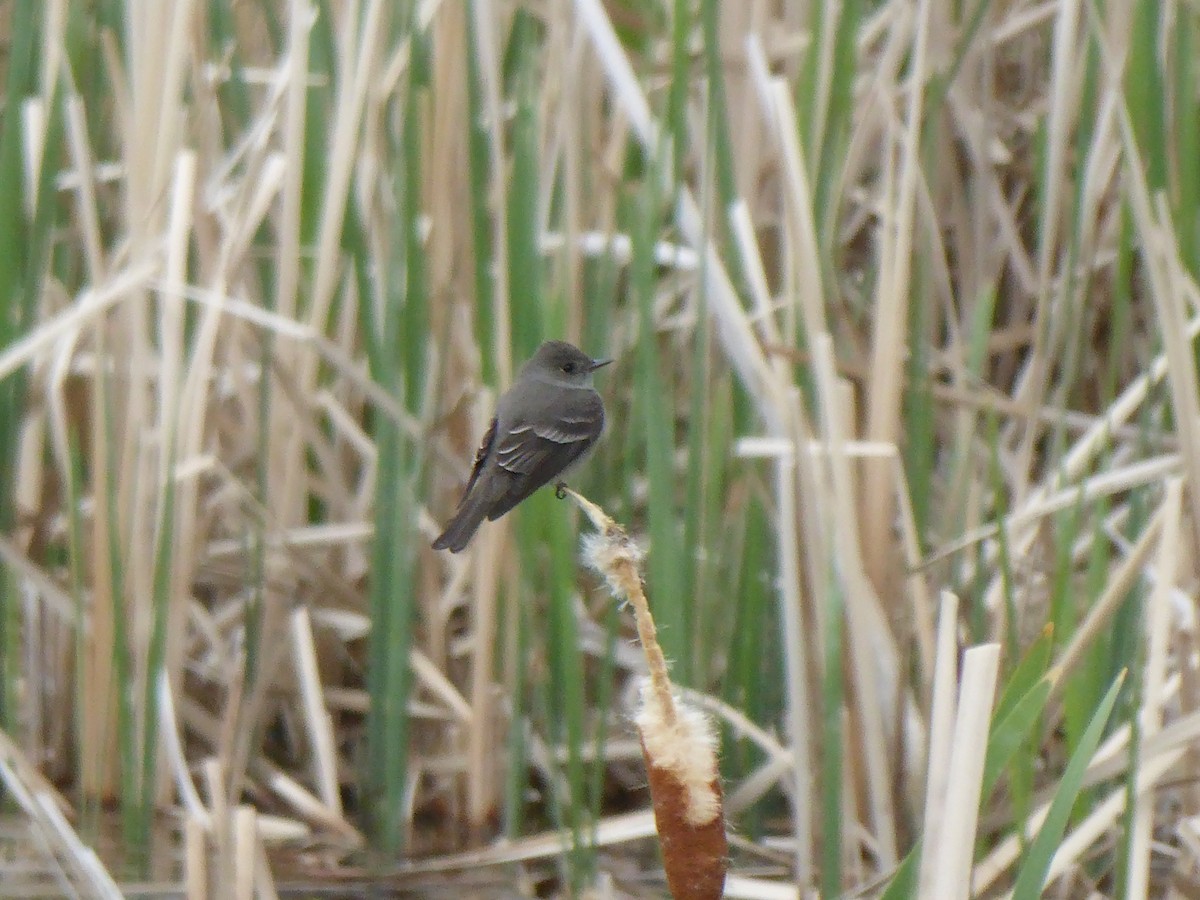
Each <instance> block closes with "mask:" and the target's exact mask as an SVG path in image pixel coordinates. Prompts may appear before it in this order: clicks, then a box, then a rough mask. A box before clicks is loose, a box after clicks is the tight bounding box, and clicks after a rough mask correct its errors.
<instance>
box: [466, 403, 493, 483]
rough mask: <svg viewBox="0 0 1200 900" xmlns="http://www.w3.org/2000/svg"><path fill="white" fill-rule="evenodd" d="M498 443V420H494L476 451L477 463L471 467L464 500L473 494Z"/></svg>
mask: <svg viewBox="0 0 1200 900" xmlns="http://www.w3.org/2000/svg"><path fill="white" fill-rule="evenodd" d="M495 442H496V419H495V417H493V418H492V424H491V425H489V426H488V430H487V433H485V434H484V436H483V440H482V441H480V443H479V449H478V450H476V451H475V463H474V465H472V466H471V480H470V481H468V482H467V489H466V490H465V491H463V500H466V499H467V495H468V494H470V493H471V488H473V487H475V482H476V481H478V480H479V473H480V472H482V471H483V467H484V465H485V464H486V463H487V459H488V454H490V453H491V452H492V444H494V443H495Z"/></svg>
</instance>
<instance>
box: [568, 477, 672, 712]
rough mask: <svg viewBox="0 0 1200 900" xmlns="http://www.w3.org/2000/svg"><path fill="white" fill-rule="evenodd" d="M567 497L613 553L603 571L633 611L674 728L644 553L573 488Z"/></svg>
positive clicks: (659, 698) (652, 675) (653, 685)
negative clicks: (646, 586)
mask: <svg viewBox="0 0 1200 900" xmlns="http://www.w3.org/2000/svg"><path fill="white" fill-rule="evenodd" d="M563 492H564V493H565V494H568V495H570V497H571V499H572V500H574V501H575V502H576V504H578V506H579V508H580V509H582V510H583V511H584V512H585V513H587V516H588V518H589V519H591V520H592V524H593V525H595V526H596V529H597V530H598V531H599V532H600V533H601V534H603V535H604V537H605V539H606V540H607V541H608V542H610V545H611V546H612V547H613V548H614V549H619V552H612V553H611V554H610V558H609V560H608V561H607V564H606V565H605V566H604V567H603V569H602V571H603V574H604V577H605V578H606V579H608V583H609V586H610V587H611V588H612V589H613V591H614V592H615V593H617V594H619V596H620V597H621V598H622V599H623V600H625V601H626V602H628V603H629V605H630V606H632V607H633V620H634V624H635V625H636V626H637V632H638V640H640V641H641V642H642V650H643V652H644V653H645V655H646V668H647V670H648V672H649V678H650V688H651V690H652V691H653V693H654V695H655V698H656V699H657V701H658V704H659V707H660V708H661V709H662V713H663V717H664V718H665V719H666V724H668V725H674V724H675V720H676V710H675V698H674V696H673V695H672V694H671V676H670V675H669V674H668V673H667V658H666V657H665V656H663V652H662V646H661V645H660V644H659V643H658V628H657V627H656V626H655V624H654V616H652V615H651V614H650V601H648V600H647V599H646V592H645V591H644V590H643V589H642V573H641V570H640V568H639V567H640V563H641V559H642V551H641V550H640V548H638V547H637V546H636V545H635V544H634V543H633V540H632V539H631V538H630V537H629V535H628V534H626V533H625V529H624V528H622V527H621V526H620V525H618V524H617V523H616V522H614V521H613V520H612V519H610V518H609V517H608V514H607V513H605V512H604V510H603V509H601V508H600V507H599V506H597V505H596V504H595V503H593V502H592V501H591V500H588V499H587V498H586V497H584V496H582V495H581V494H577V493H576V492H575V491H573V490H571V489H570V488H563Z"/></svg>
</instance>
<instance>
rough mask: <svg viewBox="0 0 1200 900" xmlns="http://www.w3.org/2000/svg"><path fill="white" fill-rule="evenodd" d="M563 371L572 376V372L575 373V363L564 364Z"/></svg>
mask: <svg viewBox="0 0 1200 900" xmlns="http://www.w3.org/2000/svg"><path fill="white" fill-rule="evenodd" d="M562 370H563V371H564V372H566V373H567V374H568V375H570V374H571V373H572V372H574V371H575V363H573V362H569V363H563V367H562Z"/></svg>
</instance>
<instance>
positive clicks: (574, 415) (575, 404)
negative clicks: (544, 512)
mask: <svg viewBox="0 0 1200 900" xmlns="http://www.w3.org/2000/svg"><path fill="white" fill-rule="evenodd" d="M610 362H612V360H611V359H592V358H591V357H590V356H588V355H587V354H586V353H584V352H583V351H582V350H580V349H579V348H578V347H576V346H574V345H572V344H568V343H567V342H566V341H546V343H544V344H542V346H540V347H538V349H537V352H536V353H535V354H534V355H533V358H532V359H530V360H529V362H527V363H525V365H524V366H522V367H521V371H520V373H519V374H518V375H517V379H516V381H514V382H513V385H512V387H510V388H509V389H508V391H507V392H505V394H504V396H502V397H501V398H500V401H499V402H498V403H497V404H496V417H495V418H494V419H492V424H491V426H490V427H489V428H488V430H487V434H485V435H484V437H483V443H482V444H481V445H480V447H479V452H478V453H476V454H475V467H474V468H473V469H472V471H471V480H470V481H468V482H467V490H466V491H465V492H464V493H463V498H462V500H461V501H459V504H458V510H457V511H456V512H455V513H454V518H453V520H451V522H450V524H449V525H447V526H446V530H445V531H443V532H442V534H441V535H440V536H439V537H438V539H437V540H436V541H434V542H433V549H435V550H449V551H450V552H451V553H457V552H458V551H459V550H461V549H463V547H465V546H467V543H468V542H469V541H470V540H471V536H472V535H474V534H475V530H476V529H477V528H478V527H479V523H481V522H482V521H483V520H484V519H485V518H486V519H487V520H488V521H489V522H492V521H495V520H496V519H498V518H500V517H501V516H502V515H504V514H505V513H506V512H508V511H509V510H510V509H512V508H513V507H514V506H516V505H517V504H518V503H520V502H521V501H522V500H524V499H525V498H526V497H528V496H529V495H530V494H532V493H533V492H534V491H536V490H537V489H538V488H540V487H541V486H542V485H544V484H546V483H548V482H549V481H550V480H551V479H553V478H557V477H558V476H559V475H561V474H563V472H565V471H566V470H567V469H568V468H569V467H570V466H571V465H572V463H575V462H578V461H579V460H580V459H581V458H582V457H583V455H584V454H585V453H587V452H588V450H590V449H591V447H592V445H593V444H595V443H596V439H597V438H598V437H600V432H602V431H603V430H604V404H603V403H602V402H601V400H600V395H599V394H598V393H596V389H595V388H593V387H592V373H593V372H595V371H596V370H597V369H599V368H600V367H601V366H607V365H608V364H609V363H610Z"/></svg>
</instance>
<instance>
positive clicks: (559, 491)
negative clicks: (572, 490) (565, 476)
mask: <svg viewBox="0 0 1200 900" xmlns="http://www.w3.org/2000/svg"><path fill="white" fill-rule="evenodd" d="M554 496H555V497H557V498H558V499H559V500H566V499H567V483H566V482H565V481H560V482H558V483H557V484H555V485H554Z"/></svg>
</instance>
